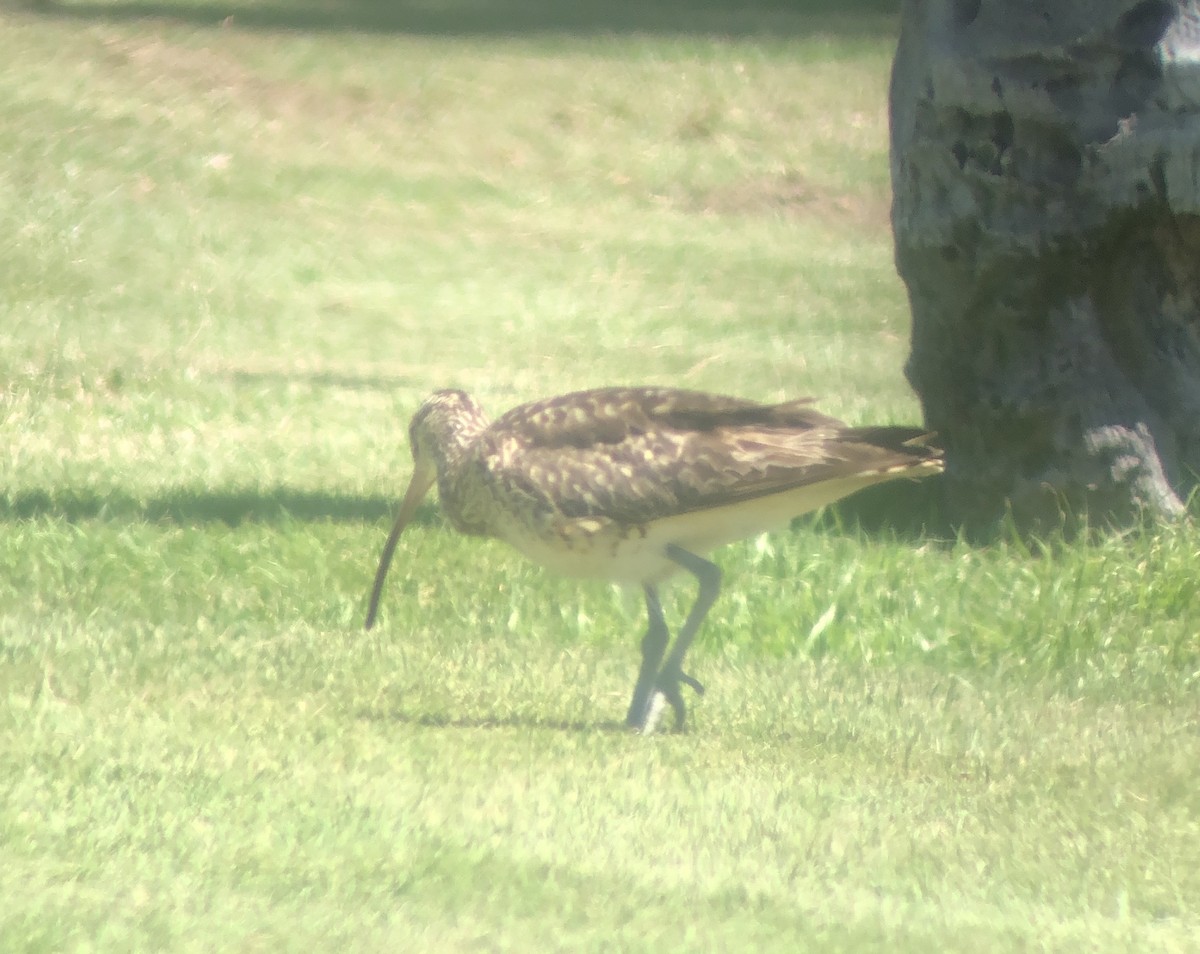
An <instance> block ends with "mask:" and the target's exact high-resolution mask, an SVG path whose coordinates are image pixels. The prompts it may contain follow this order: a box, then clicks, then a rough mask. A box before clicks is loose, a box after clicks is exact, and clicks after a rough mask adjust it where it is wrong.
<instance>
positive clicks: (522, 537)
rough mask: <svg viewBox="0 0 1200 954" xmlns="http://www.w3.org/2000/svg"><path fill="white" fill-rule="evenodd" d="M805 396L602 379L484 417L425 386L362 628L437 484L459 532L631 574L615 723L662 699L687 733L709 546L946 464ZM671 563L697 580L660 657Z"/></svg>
mask: <svg viewBox="0 0 1200 954" xmlns="http://www.w3.org/2000/svg"><path fill="white" fill-rule="evenodd" d="M812 404H813V400H812V399H811V398H804V399H800V400H792V401H787V402H784V403H776V404H764V403H760V402H757V401H752V400H748V399H743V398H738V397H728V396H724V395H719V394H710V393H706V392H702V391H693V390H685V389H680V388H671V387H603V388H593V389H589V390H582V391H575V392H572V393H569V394H563V395H560V396H557V397H550V398H546V399H543V400H539V401H533V402H531V403H528V404H522V405H520V406H518V407H515V408H513V409H512V410H510V411H508V412H507V413H505V414H503V415H501V416H500V417H498V418H496V419H495V420H490V419H489V418H488V417H487V415H486V414H485V413H484V412H483V410H482V408H481V407H480V405H479V404H478V403H477V402H476V401H475V400H474V398H472V397H471V396H470V395H469V394H467V393H466V392H465V391H462V390H457V389H446V390H439V391H436V392H434V393H433V394H432V395H430V396H429V397H428V398H427V399H426V400H425V401H424V402H423V403H422V404H421V406H420V407H419V408H418V410H417V412H416V413H415V414H414V415H413V417H412V421H411V423H410V424H409V428H408V438H409V445H410V448H411V451H412V457H413V470H412V476H411V478H410V481H409V484H408V489H407V490H406V491H405V494H404V497H403V500H402V502H401V504H400V509H399V511H398V513H397V515H396V519H395V523H394V524H393V526H392V529H391V532H390V533H389V534H388V537H387V541H386V543H385V544H384V547H383V551H382V553H381V554H380V558H379V565H378V569H377V570H376V573H375V581H374V585H373V587H372V590H371V596H370V602H369V605H368V609H367V617H366V629H368V630H369V629H370V628H371V627H372V626H373V625H374V623H375V619H376V616H377V613H378V609H379V601H380V596H381V594H382V592H383V586H384V580H385V579H386V576H387V572H388V567H389V566H390V564H391V561H392V556H393V554H394V552H395V549H396V545H397V542H398V541H399V539H400V535H401V533H402V532H403V531H404V528H405V526H407V525H408V523H409V522H410V521H411V520H412V518H413V516H414V514H415V513H416V511H417V507H418V506H419V504H420V503H421V501H422V500H423V499H424V497H425V496H426V494H427V493H428V492H429V490H430V489H431V487H432V486H433V485H434V484H435V483H436V484H437V488H438V496H439V498H440V502H441V506H442V509H443V511H444V512H445V514H446V515H447V517H448V518H449V522H450V523H451V525H452V526H453V527H454V528H455V529H456V530H458V531H459V532H461V533H464V534H468V535H472V536H483V537H494V538H498V539H500V540H503V541H505V542H506V543H508V544H510V545H511V546H513V547H514V548H516V549H517V550H518V551H520V552H521V553H522V554H524V555H525V556H526V557H528V558H529V559H531V560H533V561H534V562H536V563H540V564H542V565H543V566H546V567H548V568H550V569H551V570H554V571H556V572H558V573H561V574H565V575H568V576H574V577H583V578H598V579H603V580H609V581H612V582H614V583H620V584H628V585H634V586H640V587H641V589H642V592H643V595H644V597H645V602H646V614H647V619H648V625H647V629H646V633H645V636H644V637H643V639H642V642H641V654H642V657H641V664H640V667H639V669H638V674H637V678H636V681H635V683H634V691H633V698H632V700H631V701H630V705H629V709H628V712H627V714H626V717H625V723H626V725H627V726H628V727H629V728H630V729H632V730H634V731H644V732H648V731H652V730H653V727H654V723H655V722H656V721H657V713H658V711H659V710H661V709H662V708H664V702H665V703H669V704H670V706H671V708H672V710H673V712H674V728H675V729H676V730H677V731H682V730H684V728H685V727H686V723H687V707H686V705H685V703H684V699H683V693H682V688H681V687H683V686H688V687H690V688H691V689H693V690H695V691H696V692H697V694H703V692H704V687H703V685H702V684H701V683H700V682H699V681H698V680H697V679H695V678H694V677H692V676H691V675H689V674H688V673H686V672H684V670H683V661H684V656H685V655H686V653H687V651H688V649H689V647H690V646H691V644H692V641H693V640H694V639H695V637H696V633H697V631H698V630H699V629H700V626H701V624H702V623H703V621H704V618H705V616H706V615H707V614H708V612H709V610H710V609H711V608H712V606H713V604H714V603H715V602H716V600H717V597H718V595H719V593H720V589H721V570H720V568H719V567H718V566H717V565H716V564H715V563H713V562H711V561H710V560H709V559H707V558H706V555H707V554H708V553H709V552H710V551H712V550H714V549H716V548H717V547H720V546H723V545H725V544H728V543H732V542H734V541H736V540H739V539H742V538H745V537H750V536H754V535H757V534H760V533H763V532H765V531H768V530H771V529H775V528H778V527H780V526H783V525H786V524H787V523H788V522H789V521H790V520H791V519H792V518H793V517H796V516H799V515H801V514H804V513H807V512H809V511H812V510H815V509H817V508H819V507H822V506H825V505H827V504H830V503H833V502H834V501H836V500H839V499H840V498H842V497H845V496H847V495H848V494H852V493H854V492H855V491H857V490H861V489H862V488H864V487H867V486H870V485H872V484H878V483H882V482H884V481H889V480H894V479H897V478H905V477H907V478H921V477H926V476H929V475H932V474H936V473H939V472H941V471H942V469H943V460H942V452H941V450H940V449H938V448H937V447H936V446H935V445H934V444H933V443H932V438H933V435H931V434H929V433H927V432H925V431H923V430H922V429H920V428H913V427H905V426H895V425H888V426H878V427H869V426H868V427H850V426H847V425H846V424H844V423H842V422H841V421H839V420H837V419H835V418H832V417H828V416H826V415H824V414H822V413H820V412H818V411H817V410H816V409H815V408H814V407H813V406H812ZM680 572H686V573H690V574H691V575H692V576H693V577H695V579H696V583H697V592H696V598H695V600H694V602H693V603H692V605H691V608H690V610H689V611H688V613H687V615H686V617H685V618H684V621H683V624H682V626H681V627H680V628H679V629H678V632H677V634H676V636H675V641H674V644H673V645H671V646H670V652H669V653H668V651H667V650H668V645H669V644H670V632H669V629H668V626H667V623H666V618H665V616H664V613H663V608H662V603H661V601H660V598H659V587H660V585H661V584H662V583H663V582H664V581H665V580H667V579H668V578H669V577H671V576H673V575H675V574H676V573H680ZM659 697H661V699H660V698H659Z"/></svg>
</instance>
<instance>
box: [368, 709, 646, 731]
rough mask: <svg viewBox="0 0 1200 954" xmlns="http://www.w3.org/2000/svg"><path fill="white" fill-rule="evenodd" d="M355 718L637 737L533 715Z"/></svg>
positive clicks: (384, 712)
mask: <svg viewBox="0 0 1200 954" xmlns="http://www.w3.org/2000/svg"><path fill="white" fill-rule="evenodd" d="M355 716H356V717H357V718H359V719H362V720H364V721H367V722H381V723H388V724H391V725H407V726H413V727H417V728H423V729H462V730H504V729H527V730H530V731H534V730H539V731H550V732H569V733H577V734H588V733H593V732H601V733H605V734H623V735H633V734H636V733H634V732H633V730H631V729H630V728H629V727H628V726H627V725H626V724H625V723H624V722H618V721H617V720H615V719H603V720H600V721H597V722H593V721H589V720H585V719H553V718H546V717H544V716H533V715H516V714H514V715H504V716H486V715H483V716H452V715H444V714H440V713H431V712H411V711H409V710H407V709H403V708H387V709H373V708H367V709H360V710H358V711H357V712H356V713H355Z"/></svg>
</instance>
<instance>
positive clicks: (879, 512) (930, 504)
mask: <svg viewBox="0 0 1200 954" xmlns="http://www.w3.org/2000/svg"><path fill="white" fill-rule="evenodd" d="M944 484H945V477H944V475H942V474H938V475H935V476H932V477H924V478H922V479H921V480H894V481H891V482H889V483H886V484H878V485H876V486H874V487H868V488H866V489H865V490H860V491H859V492H858V493H856V494H854V495H853V496H851V497H846V498H844V499H842V500H839V501H838V502H837V503H836V504H833V505H832V506H829V507H826V508H825V509H824V510H822V511H821V512H820V513H819V514H818V515H817V517H816V518H815V520H814V524H813V525H814V526H815V527H816V528H817V529H818V530H819V531H821V532H827V533H832V534H842V533H846V532H847V531H852V532H853V531H857V532H859V533H863V534H865V535H866V536H868V537H884V536H885V537H889V538H894V539H897V540H903V541H905V542H908V543H927V542H930V541H932V540H939V539H941V540H953V539H955V538H956V537H957V536H958V533H959V528H958V526H957V525H956V524H955V523H954V522H953V521H952V520H951V519H950V516H949V514H948V512H947V509H946V505H945V488H944Z"/></svg>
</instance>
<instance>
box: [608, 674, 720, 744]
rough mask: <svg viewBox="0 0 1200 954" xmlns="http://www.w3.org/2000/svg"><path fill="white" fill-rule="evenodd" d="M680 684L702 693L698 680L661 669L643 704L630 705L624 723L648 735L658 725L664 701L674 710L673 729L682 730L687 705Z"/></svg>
mask: <svg viewBox="0 0 1200 954" xmlns="http://www.w3.org/2000/svg"><path fill="white" fill-rule="evenodd" d="M681 686H690V687H691V688H692V689H694V690H695V691H696V694H697V695H701V696H702V695H704V686H703V685H701V683H700V680H698V679H696V678H694V677H692V676H689V675H688V674H687V673H686V672H680V671H678V670H676V671H674V672H668V671H667V670H663V671H662V672H661V673H659V675H658V679H657V680H655V683H654V690H653V691H652V692H651V693H650V697H649V698H648V699H646V701H645V703H644V704H640V705H636V704H635V705H634V706H631V707H630V709H629V715H628V716H627V717H626V719H625V721H626V724H627V725H628V726H629V727H630V728H631V729H634V730H636V731H638V732H641V733H643V734H644V735H649V734H650V733H652V732H653V731H654V730H655V728H657V726H658V720H659V718H660V717H661V716H662V712H663V709H664V708H665V707H666V706H665V704H666V703H670V706H671V708H672V709H673V710H674V712H675V726H674V731H676V732H683V731H684V730H685V729H686V727H687V707H686V706H685V705H684V703H683V692H682V690H681V689H680V687H681Z"/></svg>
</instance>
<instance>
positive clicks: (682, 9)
mask: <svg viewBox="0 0 1200 954" xmlns="http://www.w3.org/2000/svg"><path fill="white" fill-rule="evenodd" d="M26 5H27V7H28V8H30V9H33V10H36V11H37V12H38V13H40V14H42V15H44V16H54V17H59V18H64V19H77V20H88V21H102V22H119V21H133V20H141V19H158V20H169V21H174V22H179V23H190V24H195V25H197V26H218V25H222V24H230V25H233V26H236V27H238V28H245V29H253V30H298V31H306V32H331V33H336V32H349V33H355V32H363V33H398V34H399V33H403V34H409V35H419V36H461V37H489V36H495V37H502V36H519V35H530V34H532V35H539V34H545V35H555V34H560V35H579V36H583V35H605V34H615V35H619V34H634V33H637V34H649V35H666V36H672V35H677V36H724V37H751V36H753V37H763V38H768V37H770V38H781V39H782V38H789V37H798V36H810V35H813V34H817V33H833V34H837V35H841V36H864V37H866V36H884V35H891V33H892V32H893V30H894V27H893V25H892V20H893V18H894V16H895V15H896V13H897V12H898V7H899V4H898V2H897V0H855V2H854V3H846V2H844V0H745V2H740V3H735V2H731V0H656V2H646V0H579V2H571V0H445V2H442V3H438V4H429V3H413V2H406V0H274V2H257V3H256V2H252V0H237V2H230V3H221V2H198V0H178V2H174V0H114V2H111V3H106V2H102V0H78V2H76V0H61V2H60V0H27V4H26Z"/></svg>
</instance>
